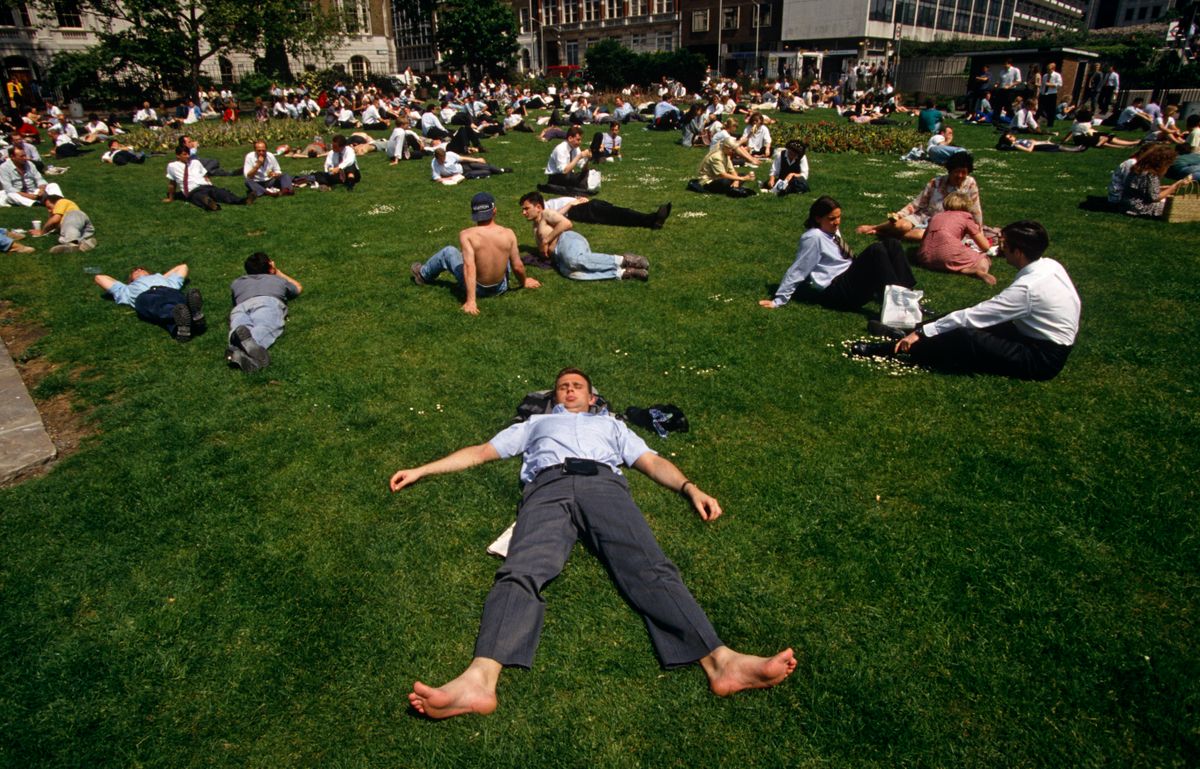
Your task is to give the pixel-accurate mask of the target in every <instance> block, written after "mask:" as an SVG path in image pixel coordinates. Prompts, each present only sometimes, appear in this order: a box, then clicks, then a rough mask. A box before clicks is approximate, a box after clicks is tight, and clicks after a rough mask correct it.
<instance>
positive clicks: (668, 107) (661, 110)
mask: <svg viewBox="0 0 1200 769" xmlns="http://www.w3.org/2000/svg"><path fill="white" fill-rule="evenodd" d="M669 112H679V108H678V107H676V106H675V105H674V104H672V103H671V102H669V101H666V100H663V101H660V102H659V103H658V104H655V105H654V118H655V119H656V120H657V119H658V118H660V117H663V116H664V115H666V114H667V113H669Z"/></svg>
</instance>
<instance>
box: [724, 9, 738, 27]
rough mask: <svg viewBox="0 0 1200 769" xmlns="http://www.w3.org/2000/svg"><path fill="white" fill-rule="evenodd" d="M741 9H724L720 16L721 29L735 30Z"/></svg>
mask: <svg viewBox="0 0 1200 769" xmlns="http://www.w3.org/2000/svg"><path fill="white" fill-rule="evenodd" d="M741 10H742V9H741V8H739V7H737V6H734V7H733V8H725V9H724V10H723V11H722V15H721V29H737V28H738V16H739V14H738V12H739V11H741Z"/></svg>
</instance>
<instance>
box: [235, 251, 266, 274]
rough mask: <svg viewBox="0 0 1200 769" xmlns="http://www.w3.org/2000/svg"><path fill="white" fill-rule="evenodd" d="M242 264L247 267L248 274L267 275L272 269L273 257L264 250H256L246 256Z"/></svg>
mask: <svg viewBox="0 0 1200 769" xmlns="http://www.w3.org/2000/svg"><path fill="white" fill-rule="evenodd" d="M242 266H243V267H245V268H246V274H247V275H266V274H267V273H269V272H270V271H271V257H269V256H267V255H266V254H265V253H263V252H262V251H255V252H254V253H253V254H250V256H247V257H246V262H245V264H243V265H242Z"/></svg>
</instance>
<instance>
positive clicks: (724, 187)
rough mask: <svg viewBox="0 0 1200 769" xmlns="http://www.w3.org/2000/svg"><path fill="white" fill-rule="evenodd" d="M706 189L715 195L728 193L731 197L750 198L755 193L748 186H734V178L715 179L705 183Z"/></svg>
mask: <svg viewBox="0 0 1200 769" xmlns="http://www.w3.org/2000/svg"><path fill="white" fill-rule="evenodd" d="M704 191H705V192H711V193H713V194H715V195H728V196H729V197H731V198H748V197H750V196H751V195H753V194H754V192H753V190H750V189H747V188H746V187H734V186H733V180H732V179H713V180H712V181H711V182H709V183H708V184H706V185H704Z"/></svg>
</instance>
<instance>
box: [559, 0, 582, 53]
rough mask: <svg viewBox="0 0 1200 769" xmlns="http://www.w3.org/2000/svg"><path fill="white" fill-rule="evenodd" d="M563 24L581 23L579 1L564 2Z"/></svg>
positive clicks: (566, 0)
mask: <svg viewBox="0 0 1200 769" xmlns="http://www.w3.org/2000/svg"><path fill="white" fill-rule="evenodd" d="M562 20H563V24H574V23H575V22H577V21H579V3H578V0H563V9H562ZM567 63H568V64H578V63H579V62H577V61H571V62H567Z"/></svg>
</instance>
